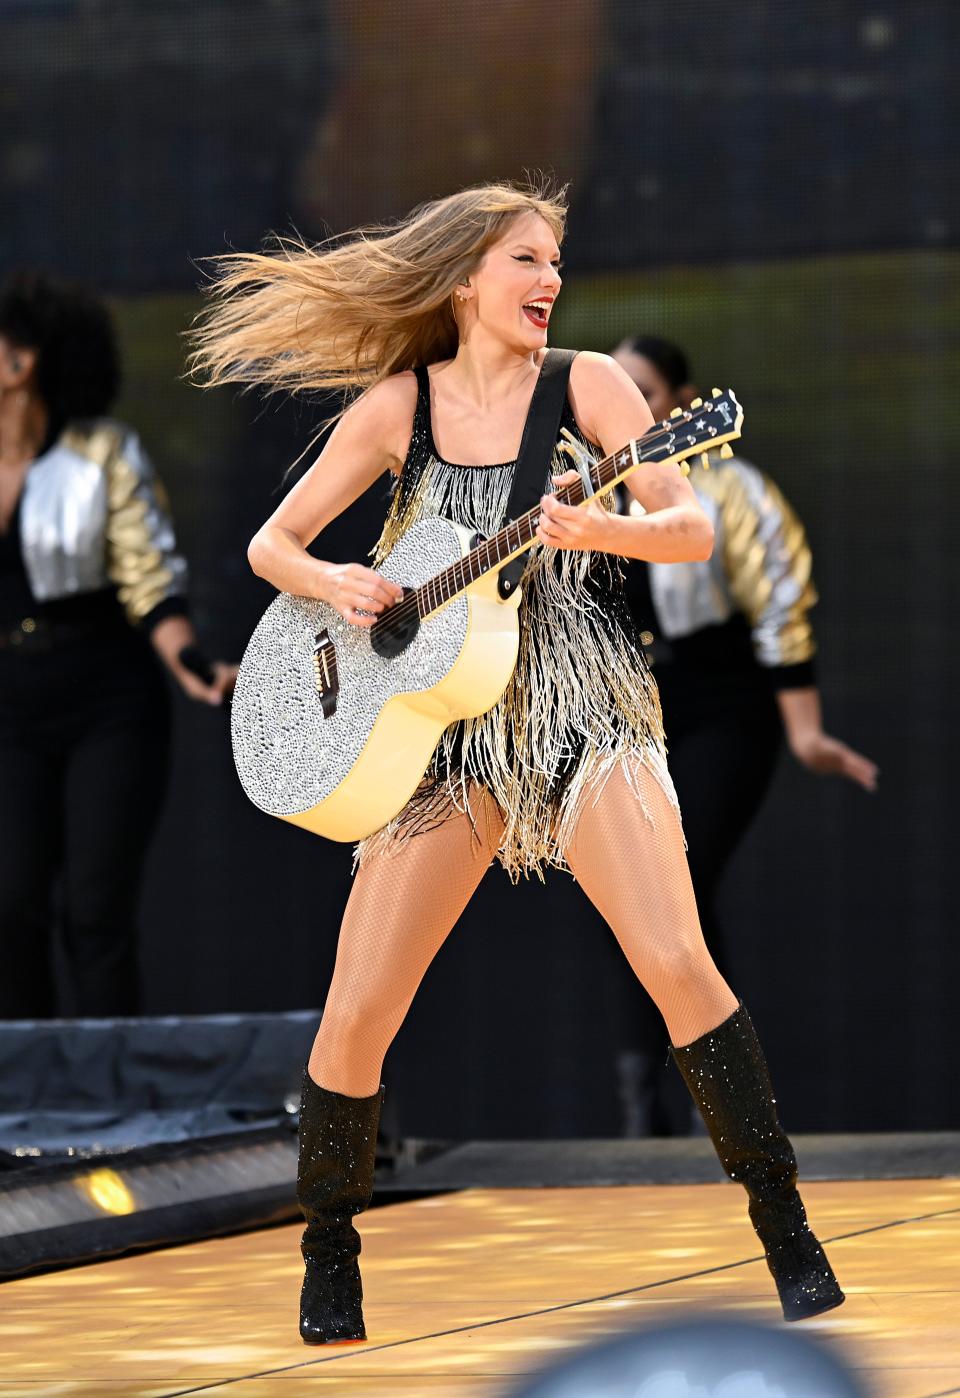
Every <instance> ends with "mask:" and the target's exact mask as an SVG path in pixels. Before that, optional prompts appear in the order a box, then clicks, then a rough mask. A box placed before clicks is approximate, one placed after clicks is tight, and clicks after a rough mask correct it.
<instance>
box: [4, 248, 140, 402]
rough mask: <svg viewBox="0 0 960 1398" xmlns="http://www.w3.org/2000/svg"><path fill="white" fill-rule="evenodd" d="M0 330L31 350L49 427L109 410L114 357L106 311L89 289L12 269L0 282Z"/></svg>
mask: <svg viewBox="0 0 960 1398" xmlns="http://www.w3.org/2000/svg"><path fill="white" fill-rule="evenodd" d="M0 335H4V336H6V338H7V339H8V340H10V341H11V343H12V344H14V345H17V346H18V347H19V348H20V349H32V350H36V351H37V389H38V391H39V394H40V397H41V398H42V399H43V401H44V404H45V406H46V409H47V412H48V413H49V414H50V418H51V427H52V428H53V429H55V430H59V429H60V428H62V427H63V426H65V425H66V424H67V423H69V422H72V421H73V420H74V419H76V418H81V419H82V418H92V417H101V416H102V415H103V414H104V413H106V412H107V411H108V410H109V408H110V405H111V404H112V403H113V401H114V399H115V398H116V396H117V393H118V392H119V389H120V357H119V354H118V351H117V338H116V332H115V331H114V327H113V320H112V318H111V315H110V312H109V311H108V309H107V307H106V306H105V305H104V303H103V302H102V301H101V300H100V299H99V297H97V296H95V295H94V294H93V293H92V292H91V291H88V290H87V289H86V288H85V287H82V286H76V285H73V284H71V283H66V282H63V283H60V282H55V281H53V280H51V279H50V278H48V277H45V276H44V275H43V274H42V273H39V272H18V273H17V274H15V275H14V276H12V277H11V278H9V280H8V281H7V282H6V283H5V284H4V285H3V286H2V287H0Z"/></svg>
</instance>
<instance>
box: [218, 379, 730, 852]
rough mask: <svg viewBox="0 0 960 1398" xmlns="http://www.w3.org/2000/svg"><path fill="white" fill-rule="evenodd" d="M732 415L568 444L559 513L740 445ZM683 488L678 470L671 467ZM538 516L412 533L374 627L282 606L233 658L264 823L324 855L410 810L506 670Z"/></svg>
mask: <svg viewBox="0 0 960 1398" xmlns="http://www.w3.org/2000/svg"><path fill="white" fill-rule="evenodd" d="M742 422H743V410H742V408H741V407H740V404H739V403H738V402H737V399H736V397H735V395H734V394H733V393H732V392H730V391H729V390H728V391H726V392H721V391H720V390H719V389H716V388H715V389H714V390H713V395H712V397H711V398H709V399H707V400H706V401H702V400H700V399H696V400H695V401H694V403H693V404H692V405H691V406H690V408H689V409H687V410H681V409H679V408H678V409H675V410H674V412H673V414H671V417H670V418H669V419H666V420H665V421H663V422H659V423H655V424H654V425H653V426H652V427H651V428H650V429H649V431H648V432H646V433H645V434H644V435H643V436H642V437H640V438H638V439H636V440H635V441H632V442H629V443H628V444H627V445H626V446H624V447H621V448H620V449H619V451H616V452H614V453H613V454H612V455H611V456H607V457H605V458H604V459H603V460H602V461H599V462H597V461H594V460H593V458H592V457H591V456H590V455H589V453H587V452H585V451H584V449H583V448H582V446H581V445H580V444H579V443H578V442H577V441H576V440H575V439H574V438H573V437H571V436H570V434H569V433H566V434H565V435H566V438H567V440H566V441H565V442H564V443H563V446H562V450H564V451H566V452H567V453H568V454H569V456H570V458H571V460H572V463H573V465H574V466H575V467H576V469H577V471H578V473H579V479H577V480H575V481H573V482H572V483H571V484H570V485H567V486H564V487H563V488H561V489H560V490H558V491H557V497H558V499H560V500H562V501H563V502H564V503H565V504H567V505H575V506H582V505H583V504H584V503H585V502H586V501H587V500H588V499H590V498H591V497H592V496H593V495H603V494H605V493H606V492H607V491H609V490H612V489H613V487H614V486H615V485H616V484H617V483H618V482H619V481H622V480H624V479H625V477H627V476H629V475H630V474H631V472H633V471H635V470H637V469H639V468H640V467H641V466H643V465H644V464H645V463H647V462H654V461H656V462H663V461H677V462H684V463H685V462H686V458H688V457H690V456H694V455H697V454H701V453H703V454H704V465H705V466H706V465H708V464H709V462H708V460H707V457H706V452H707V451H708V450H711V449H714V448H718V447H719V448H720V450H721V454H722V455H724V456H730V455H732V452H731V450H730V448H729V446H728V445H727V444H728V443H729V442H731V441H732V440H733V439H734V438H736V437H739V436H740V428H741V425H742ZM681 469H682V470H684V471H685V472H686V471H688V470H689V466H685V465H684V466H681ZM537 518H538V510H537V509H532V510H529V511H528V512H527V513H526V514H524V515H521V516H519V517H518V518H517V519H514V520H511V521H510V522H509V523H508V524H506V525H505V526H504V527H503V528H502V529H501V530H500V531H499V533H497V534H495V535H494V536H493V537H492V538H489V539H484V538H481V537H479V536H478V535H476V534H472V533H471V532H470V531H469V530H468V529H465V528H464V527H463V526H461V525H459V524H454V523H453V522H451V521H450V520H448V519H443V518H439V517H438V518H428V519H423V520H419V521H418V522H416V523H415V524H413V525H411V527H410V528H409V529H408V530H407V531H406V533H405V534H404V535H403V537H402V538H401V539H400V540H399V542H398V543H397V545H396V546H395V548H394V549H393V550H392V551H391V553H390V554H389V555H388V557H387V558H386V559H385V560H384V562H383V564H382V565H381V567H380V570H379V571H380V572H381V573H382V574H383V576H384V577H386V578H389V579H390V580H391V581H393V582H396V583H398V584H399V585H400V586H401V587H402V588H403V599H402V600H401V601H399V602H397V603H395V604H394V605H393V606H392V607H389V608H388V609H387V610H386V611H384V612H382V613H380V615H379V616H378V617H377V620H376V621H375V622H374V624H373V625H372V626H371V627H369V628H366V627H358V626H351V625H350V624H349V623H347V622H345V621H344V620H343V618H342V617H341V616H340V614H339V613H338V612H336V611H335V610H334V609H333V607H331V606H329V605H328V604H327V603H326V602H321V601H319V600H317V599H316V598H313V597H294V596H292V595H290V594H288V593H280V594H279V596H277V597H276V599H275V600H274V601H273V602H272V603H271V604H270V606H269V607H268V608H267V610H266V612H265V613H264V615H263V617H262V618H261V620H260V622H259V624H258V626H257V628H256V630H255V631H254V633H253V635H252V637H251V638H250V642H249V644H248V646H247V649H246V651H245V653H244V657H243V661H242V663H241V666H240V672H239V674H238V676H237V683H236V689H235V690H234V695H233V705H232V719H231V726H232V736H233V753H234V759H235V761H236V766H237V772H238V774H239V776H240V781H241V783H242V785H243V789H244V791H245V792H246V794H247V796H248V797H249V798H250V800H251V801H252V802H253V803H254V805H255V806H258V807H259V808H260V810H262V811H266V812H268V813H269V814H270V815H274V816H277V817H279V818H280V819H281V820H288V821H291V822H292V823H293V824H294V825H301V826H303V827H305V828H306V829H307V830H312V831H314V832H315V833H316V834H318V835H325V836H327V837H328V838H329V839H332V840H358V839H362V838H363V837H364V836H366V835H370V834H372V833H373V832H374V831H375V830H379V829H380V828H381V827H382V826H384V825H385V824H386V823H387V821H389V820H390V819H391V818H392V817H393V816H395V815H396V814H397V812H398V811H400V810H402V809H403V807H404V806H405V805H406V803H407V801H408V800H409V799H410V797H411V796H412V795H413V792H414V791H415V789H416V787H417V786H418V784H419V782H420V781H421V779H422V777H423V774H424V772H425V771H426V768H427V766H428V764H429V761H430V758H431V756H432V754H433V751H434V749H435V748H436V746H437V743H438V741H439V739H440V735H441V734H442V732H443V730H444V729H445V728H446V727H448V725H450V724H451V723H455V722H456V721H457V720H458V719H462V718H472V717H475V716H477V715H479V714H482V713H485V712H486V710H487V709H490V708H492V707H493V705H494V704H496V702H497V700H498V699H499V698H500V697H501V695H502V694H503V692H504V690H505V689H506V687H507V685H508V683H509V681H510V676H511V675H512V674H513V670H514V667H515V665H516V661H517V651H518V646H519V634H520V633H519V621H518V616H517V609H518V607H519V604H520V598H521V589H520V588H515V589H514V590H513V592H512V594H508V596H507V597H506V599H502V598H501V597H500V594H499V592H498V589H497V572H498V570H499V569H500V568H501V567H502V566H503V564H505V563H507V562H508V561H509V560H510V559H512V558H516V557H517V555H518V554H521V553H523V552H524V551H525V550H527V549H529V548H530V547H531V546H532V545H533V544H534V543H535V542H536V528H537Z"/></svg>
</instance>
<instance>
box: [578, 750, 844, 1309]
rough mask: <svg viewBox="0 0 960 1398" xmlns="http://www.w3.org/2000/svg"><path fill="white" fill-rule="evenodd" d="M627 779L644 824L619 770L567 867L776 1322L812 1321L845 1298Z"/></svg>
mask: <svg viewBox="0 0 960 1398" xmlns="http://www.w3.org/2000/svg"><path fill="white" fill-rule="evenodd" d="M636 778H637V781H638V782H639V783H641V784H642V785H641V791H642V794H643V798H644V804H645V805H646V806H647V809H648V810H649V812H650V814H651V817H652V819H651V820H650V821H648V820H647V819H646V817H645V816H644V812H643V806H642V805H641V803H640V801H639V800H638V799H637V795H636V792H634V791H632V790H631V788H630V784H629V782H628V781H627V779H626V777H625V776H624V774H623V771H622V770H621V769H617V770H616V771H615V772H614V773H613V774H612V775H611V776H610V778H609V779H608V781H607V782H606V784H605V785H604V786H603V787H602V789H601V790H600V791H599V793H598V795H597V800H596V802H595V803H594V804H590V805H588V806H587V807H586V808H585V810H584V813H583V816H582V818H581V819H580V821H579V822H578V825H577V829H576V831H575V833H574V839H573V842H572V846H571V848H570V849H569V850H567V851H566V854H567V860H568V862H569V864H570V867H571V869H572V870H573V871H574V873H575V874H576V876H577V878H578V879H579V880H580V883H581V884H582V886H583V888H584V890H585V892H586V893H587V896H588V897H589V898H590V899H591V901H592V902H593V903H594V904H595V905H596V907H597V908H598V909H599V911H600V912H601V913H602V914H603V916H604V917H605V918H606V920H607V922H608V923H609V924H610V926H611V927H612V928H613V931H614V933H615V935H616V937H617V940H618V941H619V943H620V945H621V946H622V947H623V950H624V952H625V953H626V955H627V957H628V959H629V961H630V964H631V966H632V967H633V969H634V971H635V972H636V974H637V976H638V977H639V979H640V980H641V981H642V982H643V984H644V985H645V986H646V988H647V990H648V991H649V992H650V994H651V996H652V997H653V999H654V1000H655V1001H656V1004H657V1007H658V1009H659V1010H660V1013H661V1014H662V1015H663V1017H664V1019H665V1020H666V1023H667V1028H668V1030H669V1033H670V1038H671V1041H672V1045H673V1056H674V1059H675V1061H676V1063H677V1066H678V1067H679V1068H680V1071H681V1073H682V1074H683V1078H684V1081H685V1082H686V1084H687V1087H688V1088H689V1089H690V1093H691V1096H692V1097H693V1099H694V1101H695V1102H696V1104H697V1107H698V1108H699V1110H700V1112H701V1114H702V1116H703V1120H704V1123H705V1124H706V1126H707V1129H708V1130H709V1132H710V1136H711V1139H712V1141H713V1144H714V1146H715V1148H716V1151H717V1155H718V1156H719V1158H720V1163H721V1165H722V1166H723V1168H724V1170H725V1171H726V1173H727V1174H728V1175H729V1177H730V1178H731V1179H732V1180H737V1181H738V1182H739V1183H741V1184H742V1185H743V1186H744V1188H745V1189H746V1191H747V1194H748V1196H749V1200H750V1203H749V1213H750V1219H751V1222H752V1223H753V1226H754V1228H755V1229H756V1231H757V1235H758V1237H759V1238H760V1241H761V1242H762V1244H763V1248H764V1253H765V1255H766V1259H767V1265H768V1266H769V1268H770V1272H771V1274H772V1276H773V1278H774V1281H775V1282H776V1286H777V1290H778V1292H779V1294H780V1301H781V1304H782V1307H783V1314H784V1317H785V1319H787V1320H802V1319H804V1318H806V1317H809V1316H814V1315H819V1314H820V1313H821V1312H822V1311H826V1310H831V1309H832V1308H833V1307H834V1306H839V1305H840V1304H841V1303H842V1301H843V1299H844V1296H843V1292H842V1291H841V1289H840V1287H839V1285H838V1283H837V1279H836V1277H835V1276H834V1274H833V1270H832V1268H831V1266H830V1263H829V1262H828V1261H827V1258H826V1255H825V1254H824V1251H823V1248H822V1247H821V1246H820V1244H819V1242H818V1241H817V1239H816V1237H815V1235H814V1234H813V1232H812V1231H811V1229H810V1225H809V1223H808V1221H807V1216H806V1211H805V1209H804V1206H803V1201H802V1200H801V1198H800V1195H799V1193H798V1191H797V1158H796V1154H795V1152H794V1150H793V1146H792V1145H791V1143H790V1140H789V1137H788V1136H787V1135H786V1133H785V1132H784V1130H783V1127H782V1126H781V1125H780V1122H779V1120H778V1117H777V1111H776V1098H775V1097H774V1095H773V1086H772V1084H771V1082H770V1076H769V1073H768V1071H767V1065H766V1061H765V1059H764V1056H763V1050H762V1049H761V1047H760V1043H759V1041H758V1039H757V1036H756V1034H755V1032H754V1029H753V1025H752V1024H751V1022H750V1018H749V1016H748V1014H747V1011H746V1009H745V1007H744V1006H743V1005H741V1004H740V1001H739V1000H738V999H737V997H736V996H735V995H734V994H733V991H732V990H731V989H730V987H729V986H728V985H727V983H726V981H725V980H724V979H723V977H722V976H721V974H720V972H719V971H718V970H717V968H716V966H715V965H714V963H713V960H712V958H711V956H710V953H709V952H708V951H707V947H706V944H705V942H704V940H703V934H702V932H701V930H700V923H699V920H698V917H697V905H696V900H695V898H694V894H693V887H692V885H691V882H690V875H689V872H688V870H687V862H686V858H685V855H684V850H683V841H682V838H681V835H680V826H679V822H678V820H677V818H676V816H675V815H674V812H673V809H672V807H671V806H670V804H669V802H668V800H667V798H666V796H665V795H664V793H663V791H662V789H661V788H660V787H659V784H658V782H657V780H656V778H655V777H654V776H653V775H652V774H651V773H650V772H649V771H648V770H647V769H645V768H640V769H638V770H637V772H636Z"/></svg>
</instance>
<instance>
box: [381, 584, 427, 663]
mask: <svg viewBox="0 0 960 1398" xmlns="http://www.w3.org/2000/svg"><path fill="white" fill-rule="evenodd" d="M412 591H413V589H412V588H409V587H405V588H404V589H403V599H404V601H406V600H407V598H408V597H409V596H410V594H411V592H412ZM401 606H402V604H401V603H399V602H398V603H396V604H395V605H394V606H393V607H388V608H387V610H386V611H385V612H383V613H382V614H381V615H380V616H379V617H378V618H377V620H376V621H375V622H374V623H373V625H372V626H371V627H370V644H371V646H372V647H373V649H374V651H375V652H376V654H377V655H379V656H382V658H383V659H384V660H395V659H396V657H397V656H398V655H402V654H403V652H404V651H405V650H406V649H407V646H409V645H410V643H411V642H412V641H413V638H414V637H415V636H416V634H417V632H418V631H419V630H420V613H419V611H418V610H417V608H416V606H410V607H403V609H402V610H401Z"/></svg>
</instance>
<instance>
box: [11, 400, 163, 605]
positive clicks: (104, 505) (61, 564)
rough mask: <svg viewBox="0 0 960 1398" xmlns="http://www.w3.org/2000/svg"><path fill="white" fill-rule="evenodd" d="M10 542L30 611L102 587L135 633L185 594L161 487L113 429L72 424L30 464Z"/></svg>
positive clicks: (135, 446) (135, 441) (133, 439)
mask: <svg viewBox="0 0 960 1398" xmlns="http://www.w3.org/2000/svg"><path fill="white" fill-rule="evenodd" d="M20 539H21V547H22V550H23V561H24V567H25V569H26V573H27V579H28V581H29V583H30V588H31V591H32V592H33V595H34V597H35V599H36V600H37V601H38V602H49V601H53V600H55V599H59V598H63V597H72V596H75V595H78V594H80V593H84V592H93V591H96V590H97V589H99V588H103V587H109V586H110V585H111V583H112V584H114V585H115V586H116V588H117V594H118V596H119V598H120V601H121V602H122V604H123V607H124V609H125V611H126V614H127V617H128V619H129V620H130V621H131V622H132V623H134V624H136V623H138V622H140V621H142V620H143V618H144V617H146V616H147V615H148V614H149V613H150V612H151V611H152V610H153V609H154V607H156V606H157V605H158V604H159V603H161V602H164V601H166V600H168V599H169V598H172V597H178V598H179V597H183V596H184V595H185V592H186V583H187V568H186V563H185V562H184V560H183V559H182V558H181V557H180V556H179V554H177V552H176V540H175V537H174V532H173V523H172V521H171V518H170V514H169V510H168V507H167V500H166V495H165V492H164V490H163V486H162V485H161V483H160V481H159V480H158V479H157V477H156V475H155V473H154V470H153V467H152V466H151V464H150V461H149V458H148V457H147V455H146V453H145V452H144V450H143V447H142V446H141V444H140V439H139V437H138V436H137V434H136V432H134V431H132V430H131V429H130V428H129V427H125V426H124V425H123V424H122V423H118V422H112V421H109V420H101V421H97V422H93V423H89V424H83V425H82V426H80V425H76V424H75V425H73V426H71V427H68V428H67V429H66V431H65V432H64V433H63V434H62V435H61V437H60V438H59V440H58V441H57V442H56V444H55V445H54V446H53V447H51V448H50V450H49V451H47V452H44V454H43V455H42V456H40V457H38V458H37V460H36V461H35V462H34V463H33V465H32V466H31V467H30V470H29V471H28V472H27V479H26V482H25V484H24V489H23V498H22V501H21V505H20Z"/></svg>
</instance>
